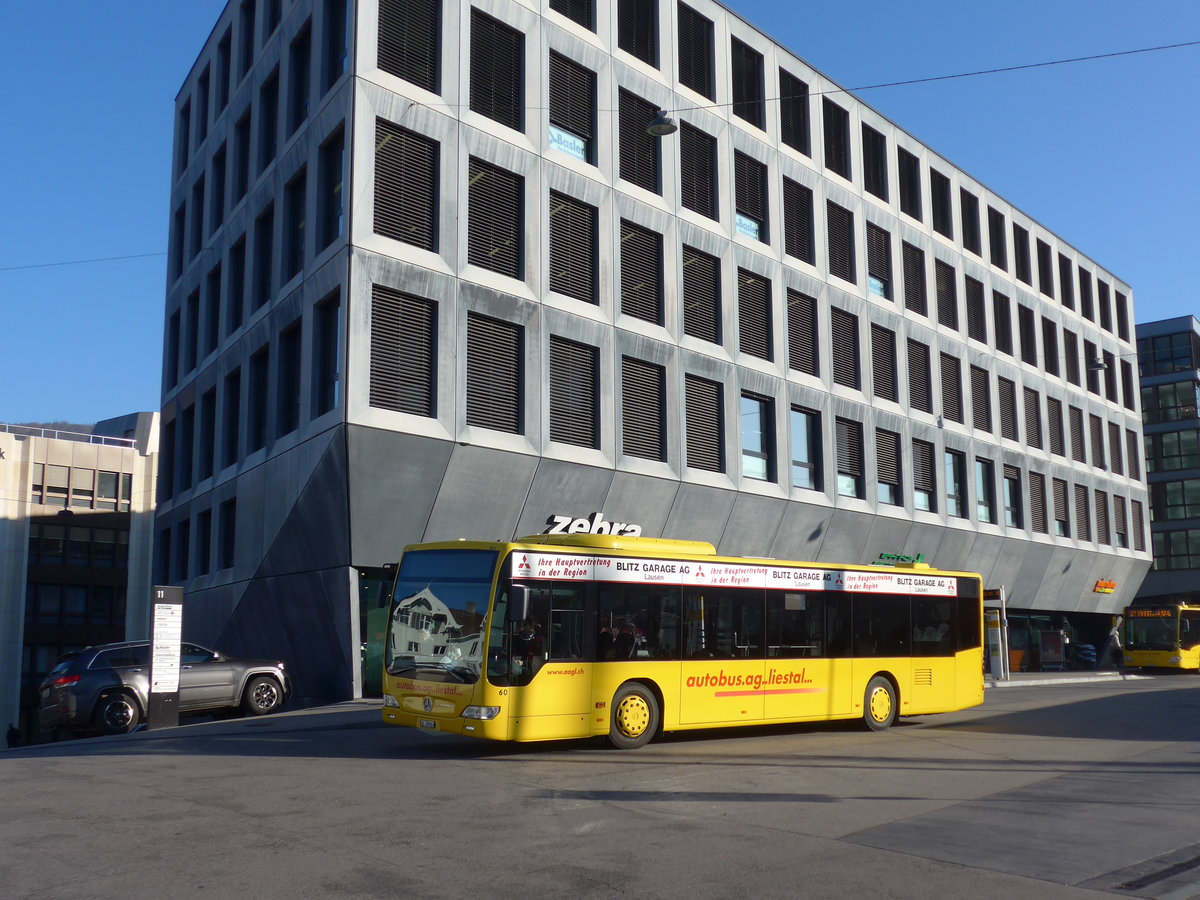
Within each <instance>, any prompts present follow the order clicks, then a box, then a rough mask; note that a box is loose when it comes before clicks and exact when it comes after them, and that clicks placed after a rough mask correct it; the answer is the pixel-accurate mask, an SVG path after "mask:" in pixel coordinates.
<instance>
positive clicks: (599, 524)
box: [542, 512, 642, 537]
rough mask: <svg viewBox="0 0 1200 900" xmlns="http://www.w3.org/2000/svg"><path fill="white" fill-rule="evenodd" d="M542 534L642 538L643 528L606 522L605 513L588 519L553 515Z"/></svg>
mask: <svg viewBox="0 0 1200 900" xmlns="http://www.w3.org/2000/svg"><path fill="white" fill-rule="evenodd" d="M542 534H620V535H625V536H626V537H641V535H642V526H641V525H634V524H633V523H626V522H606V521H605V520H604V513H602V512H594V513H592V514H591V515H590V516H588V517H587V518H586V519H574V518H572V517H571V516H556V515H552V516H550V517H549V518H548V519H546V530H545V531H543V532H542Z"/></svg>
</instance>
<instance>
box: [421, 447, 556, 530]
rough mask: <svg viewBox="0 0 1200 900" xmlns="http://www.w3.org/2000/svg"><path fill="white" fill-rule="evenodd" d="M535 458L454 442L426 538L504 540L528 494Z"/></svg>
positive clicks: (518, 515) (515, 521)
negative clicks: (457, 444) (463, 445)
mask: <svg viewBox="0 0 1200 900" xmlns="http://www.w3.org/2000/svg"><path fill="white" fill-rule="evenodd" d="M537 465H538V459H537V457H535V456H525V455H523V454H517V453H503V452H501V451H497V450H491V449H488V448H485V447H462V446H455V447H454V448H453V450H452V451H451V453H450V462H449V464H448V465H447V466H446V474H445V476H444V477H443V478H442V483H441V487H440V488H439V489H438V494H437V499H436V500H435V501H434V504H433V510H432V511H431V512H430V515H429V524H428V525H427V526H426V528H425V540H429V541H450V540H454V539H456V538H460V537H461V538H467V537H469V538H482V539H484V540H487V539H496V540H505V539H507V538H509V537H511V536H513V535H514V534H515V532H516V530H517V521H518V519H519V518H520V516H521V510H522V509H523V508H524V506H525V498H526V497H528V496H529V488H530V486H531V485H532V484H533V476H534V472H536V470H537Z"/></svg>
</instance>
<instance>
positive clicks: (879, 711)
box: [863, 675, 896, 731]
mask: <svg viewBox="0 0 1200 900" xmlns="http://www.w3.org/2000/svg"><path fill="white" fill-rule="evenodd" d="M895 721H896V689H895V688H894V687H892V683H891V682H890V681H888V680H887V679H886V678H884V677H883V676H882V675H876V676H875V677H874V678H872V679H871V681H870V683H869V684H868V685H867V692H866V694H865V695H864V696H863V724H864V725H866V726H867V729H868V730H869V731H883V730H884V729H885V728H888V727H889V726H891V724H892V723H893V722H895Z"/></svg>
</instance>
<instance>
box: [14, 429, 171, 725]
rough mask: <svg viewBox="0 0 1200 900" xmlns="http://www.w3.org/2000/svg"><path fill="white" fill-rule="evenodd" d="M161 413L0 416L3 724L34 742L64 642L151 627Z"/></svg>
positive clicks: (135, 634)
mask: <svg viewBox="0 0 1200 900" xmlns="http://www.w3.org/2000/svg"><path fill="white" fill-rule="evenodd" d="M157 449H158V414H157V413H135V414H131V415H129V416H122V417H120V418H117V419H108V420H106V421H104V422H99V423H97V424H96V425H95V426H94V427H93V430H92V432H91V433H90V434H76V433H71V432H65V431H54V430H49V429H45V428H38V427H28V426H22V425H4V424H0V724H3V725H5V727H7V723H10V722H11V723H13V724H16V725H17V726H18V727H19V728H20V730H21V733H22V736H23V738H24V739H26V740H40V739H41V738H43V737H44V735H41V734H40V732H39V730H38V727H37V686H38V684H39V683H40V682H41V679H42V677H43V676H44V675H45V674H46V673H47V672H49V671H50V669H52V668H53V667H54V661H55V659H56V658H57V657H58V655H59V654H60V653H62V652H64V651H66V650H73V649H78V648H80V647H86V646H87V645H89V644H102V643H107V642H109V641H120V640H125V639H126V638H142V637H146V636H147V635H148V632H149V609H150V589H151V586H152V582H151V580H150V577H151V562H152V553H151V545H152V543H153V539H154V492H155V479H156V477H157V471H158V455H157Z"/></svg>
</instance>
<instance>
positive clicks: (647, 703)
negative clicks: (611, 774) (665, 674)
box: [608, 681, 661, 750]
mask: <svg viewBox="0 0 1200 900" xmlns="http://www.w3.org/2000/svg"><path fill="white" fill-rule="evenodd" d="M660 718H661V713H660V711H659V708H658V698H657V697H655V696H654V692H653V691H651V690H650V689H649V688H648V687H646V686H645V685H644V684H639V683H638V682H636V681H627V682H625V683H624V684H623V685H621V687H620V688H618V689H617V692H616V693H615V694H614V695H613V700H612V717H611V719H610V720H609V726H608V740H609V742H610V743H611V744H612V745H613V746H614V747H616V748H617V749H618V750H636V749H637V748H638V747H644V746H646V744H648V743H650V739H651V738H653V737H654V735H655V734H657V733H658V724H659V720H660Z"/></svg>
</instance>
